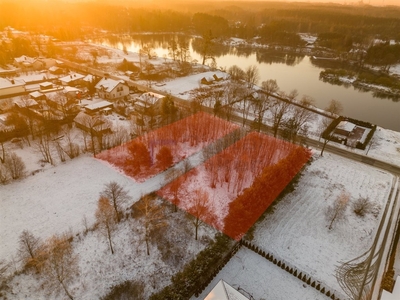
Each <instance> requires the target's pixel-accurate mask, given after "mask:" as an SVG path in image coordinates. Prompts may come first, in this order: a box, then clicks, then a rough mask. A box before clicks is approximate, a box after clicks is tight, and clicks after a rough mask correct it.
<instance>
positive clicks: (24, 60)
mask: <svg viewBox="0 0 400 300" xmlns="http://www.w3.org/2000/svg"><path fill="white" fill-rule="evenodd" d="M14 59H15V62H17V63H19V64H20V63H28V64H32V63H34V62H35V61H36V58H33V57H29V56H26V55H21V56H20V57H16V58H14Z"/></svg>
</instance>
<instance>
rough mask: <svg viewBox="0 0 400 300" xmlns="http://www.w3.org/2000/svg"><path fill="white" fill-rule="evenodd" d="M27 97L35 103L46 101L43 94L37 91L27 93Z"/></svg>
mask: <svg viewBox="0 0 400 300" xmlns="http://www.w3.org/2000/svg"><path fill="white" fill-rule="evenodd" d="M29 97H30V98H31V99H33V100H35V101H36V102H37V101H40V100H46V99H47V98H46V95H45V94H43V93H41V92H38V91H35V92H32V93H29Z"/></svg>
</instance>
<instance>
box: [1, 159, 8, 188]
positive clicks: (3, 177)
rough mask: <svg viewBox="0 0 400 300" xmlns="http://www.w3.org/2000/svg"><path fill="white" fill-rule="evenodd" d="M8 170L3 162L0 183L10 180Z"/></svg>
mask: <svg viewBox="0 0 400 300" xmlns="http://www.w3.org/2000/svg"><path fill="white" fill-rule="evenodd" d="M8 174H9V173H8V171H7V169H6V167H5V166H4V165H3V164H0V183H1V184H6V183H8V181H9V180H10V176H9V175H8Z"/></svg>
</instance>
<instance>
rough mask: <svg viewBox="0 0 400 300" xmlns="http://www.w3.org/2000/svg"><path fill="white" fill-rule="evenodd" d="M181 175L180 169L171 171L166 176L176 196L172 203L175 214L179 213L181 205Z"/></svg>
mask: <svg viewBox="0 0 400 300" xmlns="http://www.w3.org/2000/svg"><path fill="white" fill-rule="evenodd" d="M180 175H181V171H180V170H179V169H170V170H169V172H168V173H167V174H166V176H165V180H166V181H167V182H170V190H171V192H172V194H173V196H174V198H173V200H172V203H173V204H174V212H177V211H178V205H179V197H178V193H179V188H180V186H181V184H182V182H181V180H180V178H179V176H180Z"/></svg>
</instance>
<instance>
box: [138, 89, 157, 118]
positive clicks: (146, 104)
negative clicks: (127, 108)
mask: <svg viewBox="0 0 400 300" xmlns="http://www.w3.org/2000/svg"><path fill="white" fill-rule="evenodd" d="M164 98H165V96H164V95H160V94H156V93H153V92H147V93H143V94H141V95H140V96H139V97H137V98H136V99H135V100H136V101H135V103H134V108H135V111H136V112H138V113H140V114H147V113H149V110H150V109H151V108H152V109H153V111H154V112H157V111H159V110H160V109H161V104H162V99H164Z"/></svg>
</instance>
